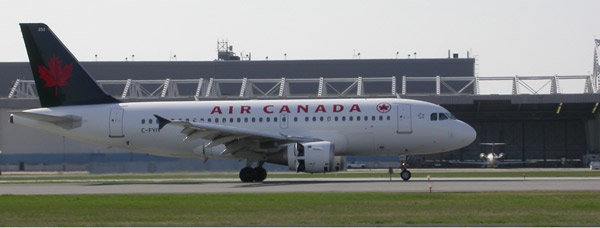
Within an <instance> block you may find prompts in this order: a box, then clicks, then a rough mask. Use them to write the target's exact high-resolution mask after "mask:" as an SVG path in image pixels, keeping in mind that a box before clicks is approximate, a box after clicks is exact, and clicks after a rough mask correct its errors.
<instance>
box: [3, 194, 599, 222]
mask: <svg viewBox="0 0 600 228" xmlns="http://www.w3.org/2000/svg"><path fill="white" fill-rule="evenodd" d="M0 205H1V206H0V224H1V225H2V226H597V225H598V224H600V217H598V215H599V214H600V192H550V193H548V192H544V193H539V192H520V193H434V194H394V193H290V194H201V195H200V194H190V195H176V194H173V195H168V194H167V195H66V196H10V195H8V196H0Z"/></svg>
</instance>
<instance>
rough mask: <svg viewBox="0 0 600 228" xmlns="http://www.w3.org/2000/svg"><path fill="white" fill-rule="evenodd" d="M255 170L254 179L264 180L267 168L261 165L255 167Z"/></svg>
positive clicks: (257, 180)
mask: <svg viewBox="0 0 600 228" xmlns="http://www.w3.org/2000/svg"><path fill="white" fill-rule="evenodd" d="M254 172H255V173H256V175H255V176H254V181H256V182H262V181H264V180H265V179H266V178H267V170H265V168H263V167H260V166H259V167H256V168H254Z"/></svg>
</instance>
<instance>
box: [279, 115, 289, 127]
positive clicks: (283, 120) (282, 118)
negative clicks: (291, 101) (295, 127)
mask: <svg viewBox="0 0 600 228" xmlns="http://www.w3.org/2000/svg"><path fill="white" fill-rule="evenodd" d="M279 117H280V118H279V127H281V129H287V128H288V122H290V120H289V118H288V114H285V113H284V114H281V115H280V116H279Z"/></svg>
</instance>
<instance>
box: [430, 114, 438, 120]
mask: <svg viewBox="0 0 600 228" xmlns="http://www.w3.org/2000/svg"><path fill="white" fill-rule="evenodd" d="M430 119H431V120H433V121H436V120H437V113H431V117H430Z"/></svg>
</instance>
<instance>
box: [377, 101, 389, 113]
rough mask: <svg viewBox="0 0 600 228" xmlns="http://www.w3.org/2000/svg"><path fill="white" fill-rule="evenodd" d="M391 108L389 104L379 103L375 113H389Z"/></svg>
mask: <svg viewBox="0 0 600 228" xmlns="http://www.w3.org/2000/svg"><path fill="white" fill-rule="evenodd" d="M391 107H392V106H391V105H390V104H388V103H379V104H378V105H377V111H378V112H381V113H387V112H389V111H390V108H391Z"/></svg>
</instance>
